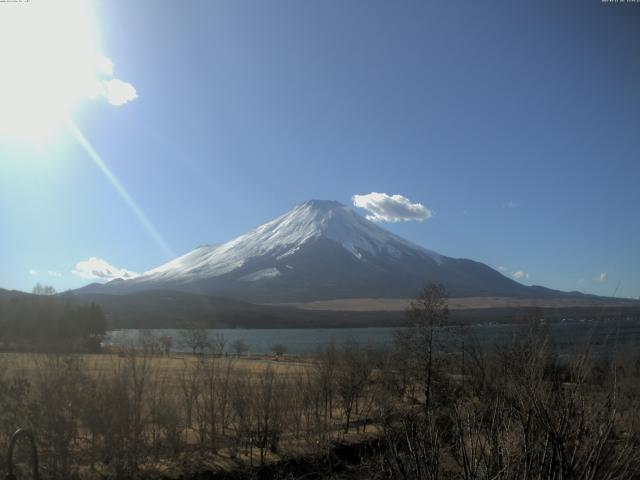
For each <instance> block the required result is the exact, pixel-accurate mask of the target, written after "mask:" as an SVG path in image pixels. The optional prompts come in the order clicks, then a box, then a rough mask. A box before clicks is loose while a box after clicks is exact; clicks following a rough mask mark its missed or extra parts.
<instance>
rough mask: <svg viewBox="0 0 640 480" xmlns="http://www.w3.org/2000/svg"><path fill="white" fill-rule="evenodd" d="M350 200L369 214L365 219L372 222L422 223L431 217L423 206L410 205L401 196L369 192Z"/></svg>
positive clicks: (406, 199)
mask: <svg viewBox="0 0 640 480" xmlns="http://www.w3.org/2000/svg"><path fill="white" fill-rule="evenodd" d="M351 199H352V201H353V204H354V205H355V206H356V207H358V208H364V209H365V210H367V211H368V212H369V213H370V215H367V219H369V220H371V221H374V222H391V223H396V222H408V221H418V222H422V221H423V220H428V219H429V218H431V217H433V212H432V211H431V210H430V209H428V208H427V207H425V206H424V205H423V204H421V203H412V202H411V201H410V200H409V199H408V198H407V197H404V196H402V195H388V194H386V193H378V192H371V193H367V194H366V195H354V196H353V197H351Z"/></svg>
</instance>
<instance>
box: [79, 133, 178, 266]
mask: <svg viewBox="0 0 640 480" xmlns="http://www.w3.org/2000/svg"><path fill="white" fill-rule="evenodd" d="M67 127H68V128H69V131H70V132H71V134H72V135H73V136H74V138H75V139H76V140H77V141H78V143H79V144H80V145H82V148H84V150H85V151H86V152H87V154H88V155H89V156H90V157H91V159H92V160H93V162H94V163H95V164H96V166H97V167H98V168H99V169H100V171H101V172H102V173H103V174H104V176H105V177H107V180H109V182H110V183H111V185H113V187H114V188H115V189H116V191H117V192H118V194H119V195H120V196H121V197H122V199H123V200H124V201H125V203H126V204H127V206H128V207H129V208H130V209H131V211H132V212H133V213H134V214H135V216H136V217H138V220H140V223H141V224H142V225H143V226H144V228H145V229H146V230H147V232H148V233H149V234H150V235H151V237H152V238H153V239H154V240H155V242H156V243H157V244H158V246H159V247H160V248H161V249H162V251H163V252H164V253H165V255H167V257H168V258H169V259H172V258H175V257H176V255H174V253H173V252H172V250H171V248H170V247H169V245H168V244H167V242H165V241H164V239H163V238H162V235H160V232H158V229H157V228H156V227H155V226H154V225H153V223H151V220H149V219H148V218H147V216H146V215H145V213H144V212H143V211H142V209H141V208H140V206H138V204H137V203H136V201H135V200H134V199H133V198H132V197H131V195H129V192H127V190H126V189H125V187H124V185H122V183H120V181H119V180H118V179H117V177H116V176H115V175H114V174H113V172H112V171H111V170H110V169H109V167H108V166H107V164H106V163H104V160H102V157H101V156H100V155H99V154H98V152H96V151H95V149H94V148H93V146H92V145H91V144H90V143H89V141H88V140H87V139H86V137H85V136H84V135H83V134H82V132H81V131H80V130H79V129H78V127H77V126H76V124H75V123H74V122H73V121H72V120H69V121H68V122H67Z"/></svg>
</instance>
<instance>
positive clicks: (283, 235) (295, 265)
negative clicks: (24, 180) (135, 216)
mask: <svg viewBox="0 0 640 480" xmlns="http://www.w3.org/2000/svg"><path fill="white" fill-rule="evenodd" d="M428 282H439V283H443V284H444V285H445V287H446V288H447V289H448V290H449V291H450V293H451V294H454V295H460V296H466V295H506V296H509V295H527V291H528V290H527V289H528V288H530V287H525V286H524V285H521V284H519V283H517V282H514V281H513V280H511V279H509V278H506V277H505V276H503V275H502V274H500V273H499V272H497V271H495V270H493V269H492V268H490V267H488V266H487V265H484V264H482V263H479V262H474V261H472V260H466V259H455V258H451V257H446V256H443V255H440V254H438V253H436V252H433V251H431V250H427V249H425V248H423V247H420V246H418V245H415V244H413V243H411V242H409V241H407V240H404V239H402V238H400V237H398V236H397V235H394V234H393V233H391V232H389V231H387V230H385V229H383V228H381V227H380V226H378V225H377V224H375V223H373V222H371V221H369V220H367V219H365V218H364V217H362V216H360V215H359V214H357V213H356V212H354V211H353V210H351V209H350V208H349V207H346V206H344V205H342V204H341V203H339V202H334V201H326V200H311V201H308V202H305V203H302V204H300V205H298V206H296V207H295V208H294V209H293V210H291V211H290V212H288V213H286V214H284V215H282V216H280V217H278V218H276V219H275V220H272V221H270V222H268V223H265V224H264V225H262V226H260V227H258V228H256V229H254V230H251V231H250V232H248V233H246V234H244V235H241V236H239V237H237V238H235V239H233V240H231V241H229V242H227V243H223V244H221V245H205V246H201V247H198V248H196V249H195V250H193V251H191V252H189V253H187V254H186V255H183V256H181V257H178V258H176V259H175V260H172V261H170V262H168V263H166V264H164V265H161V266H159V267H157V268H154V269H152V270H149V271H148V272H146V273H144V274H143V275H141V276H139V277H137V278H134V279H130V280H120V281H113V282H109V283H107V284H105V285H91V286H87V287H85V289H84V291H85V292H92V293H116V294H119V293H130V292H134V291H141V290H155V289H165V290H182V291H192V292H197V293H203V294H209V295H219V296H225V297H230V298H236V299H242V300H248V301H257V302H278V301H309V300H322V299H333V298H359V297H389V298H408V297H412V296H414V295H415V294H416V293H417V292H418V290H419V289H420V288H421V287H422V286H424V284H425V283H428Z"/></svg>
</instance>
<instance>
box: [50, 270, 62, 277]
mask: <svg viewBox="0 0 640 480" xmlns="http://www.w3.org/2000/svg"><path fill="white" fill-rule="evenodd" d="M47 273H48V274H49V276H50V277H56V278H59V277H61V276H62V274H61V273H60V272H56V271H55V270H47Z"/></svg>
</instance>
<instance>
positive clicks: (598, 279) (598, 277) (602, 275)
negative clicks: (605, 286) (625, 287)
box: [594, 272, 609, 283]
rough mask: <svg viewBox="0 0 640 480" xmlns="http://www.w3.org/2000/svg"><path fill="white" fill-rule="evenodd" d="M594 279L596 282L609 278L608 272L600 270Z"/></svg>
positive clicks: (602, 281)
mask: <svg viewBox="0 0 640 480" xmlns="http://www.w3.org/2000/svg"><path fill="white" fill-rule="evenodd" d="M594 280H595V281H596V282H598V283H604V282H606V281H607V280H609V274H608V273H607V272H600V274H598V276H597V277H596V278H595V279H594Z"/></svg>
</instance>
